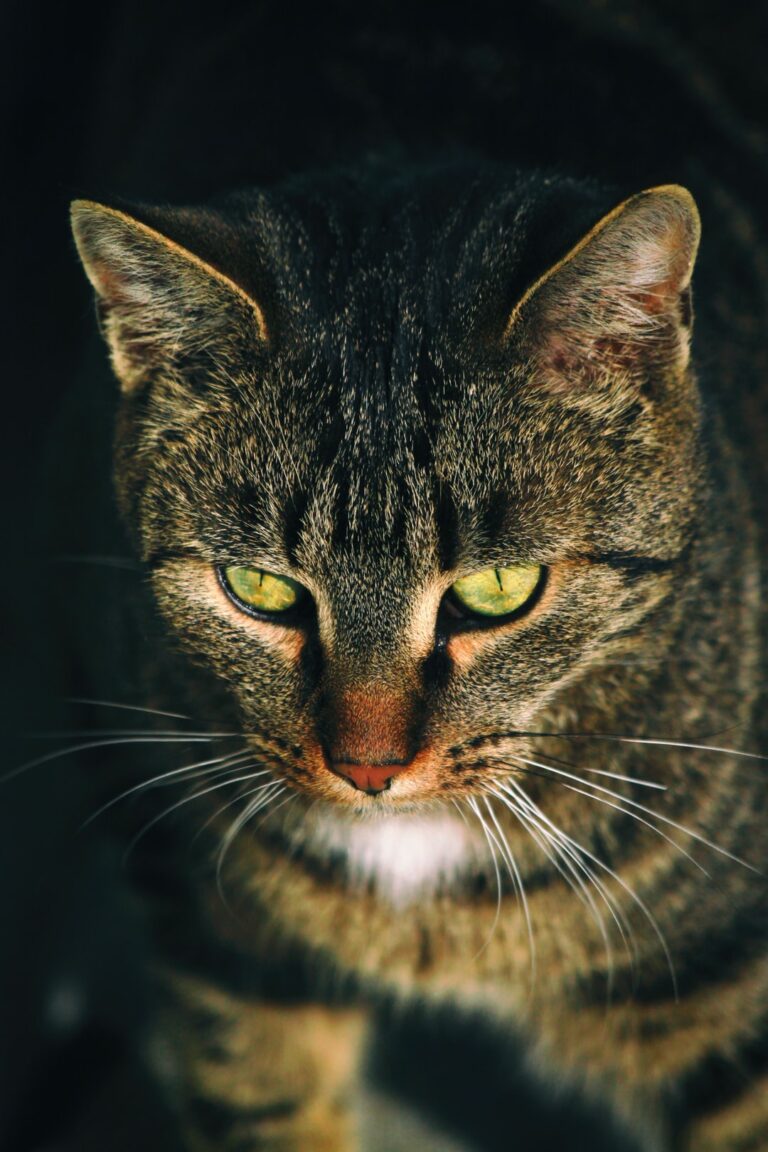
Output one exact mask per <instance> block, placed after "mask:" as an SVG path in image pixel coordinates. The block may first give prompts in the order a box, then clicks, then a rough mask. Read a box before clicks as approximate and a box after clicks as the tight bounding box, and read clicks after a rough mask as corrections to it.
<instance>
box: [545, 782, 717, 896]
mask: <svg viewBox="0 0 768 1152" xmlns="http://www.w3.org/2000/svg"><path fill="white" fill-rule="evenodd" d="M556 783H558V784H560V786H561V787H562V788H567V789H568V791H569V792H578V793H579V795H581V796H586V797H587V799H589V800H596V801H597V802H598V804H606V805H607V806H608V807H609V808H615V809H616V811H617V812H621V813H623V814H624V815H625V816H631V817H632V819H633V820H637V821H639V822H640V823H641V824H645V826H646V828H650V829H651V831H652V832H655V833H656V835H657V836H661V838H662V840H666V841H667V843H668V844H671V845H672V847H673V848H676V849H677V851H678V852H680V853H682V855H683V856H685V858H686V859H687V860H690V862H691V864H693V865H694V867H696V868H698V870H699V871H700V872H702V873H703V874H704V875H705V876H706V877H707V879H708V880H711V879H712V876H711V874H710V873H709V872H707V870H706V868H705V867H704V865H703V864H700V863H699V861H698V860H697V859H696V858H695V856H692V855H691V853H690V852H686V850H685V848H683V846H682V844H678V843H677V841H676V840H673V839H672V837H671V836H668V835H667V834H666V832H662V830H661V828H657V827H656V825H655V824H652V823H651V822H650V820H645V819H644V818H643V817H642V816H638V814H637V813H636V812H630V811H629V809H628V808H623V807H622V805H621V804H616V803H614V801H613V800H606V798H605V797H604V796H596V795H595V794H594V792H585V791H584V789H583V788H576V787H575V786H574V785H573V784H566V783H564V782H563V781H562V780H558V781H556Z"/></svg>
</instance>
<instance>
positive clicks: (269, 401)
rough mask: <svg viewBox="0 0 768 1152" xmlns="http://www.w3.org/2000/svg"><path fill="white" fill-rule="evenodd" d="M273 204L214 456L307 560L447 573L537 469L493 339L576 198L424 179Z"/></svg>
mask: <svg viewBox="0 0 768 1152" xmlns="http://www.w3.org/2000/svg"><path fill="white" fill-rule="evenodd" d="M271 211H272V213H273V214H274V216H275V217H276V218H278V219H279V226H275V225H274V221H273V224H272V226H271V227H270V228H268V229H265V234H268V235H269V237H270V245H271V247H270V249H269V251H268V253H267V255H266V260H267V263H268V264H269V265H270V266H271V267H272V270H273V278H274V283H275V285H276V287H275V291H274V294H273V300H272V304H271V314H269V315H268V326H270V327H271V329H272V332H273V343H272V347H271V349H270V351H269V353H268V354H267V356H266V359H265V360H264V362H263V363H261V364H260V366H259V371H258V373H257V374H256V375H255V376H254V377H253V378H252V379H251V381H250V384H249V386H248V387H245V388H240V389H239V391H238V394H237V397H236V399H235V402H234V404H233V405H232V407H231V408H230V410H229V435H228V437H227V438H228V440H229V441H230V444H229V447H230V449H231V451H228V452H225V459H226V461H227V463H226V468H227V471H228V472H230V473H232V471H233V464H236V465H237V468H236V469H235V471H236V472H237V476H232V480H233V481H234V484H235V486H236V485H237V482H238V480H240V481H242V482H243V485H244V489H245V490H246V491H248V492H249V494H250V495H249V502H248V507H247V508H244V509H243V511H244V514H248V513H249V515H247V518H248V519H249V520H250V522H251V524H252V525H253V524H254V523H255V522H256V521H258V523H259V525H260V531H261V532H262V534H264V533H266V534H268V535H269V538H270V546H271V548H273V549H274V548H277V547H278V538H279V539H280V542H281V543H280V546H281V547H285V548H286V549H287V550H288V551H289V552H292V553H293V554H294V555H295V556H296V557H298V558H300V559H302V558H303V559H304V561H305V562H309V561H310V553H311V562H312V563H313V564H315V565H317V564H320V563H322V562H323V561H328V560H329V558H330V557H331V556H337V555H338V554H340V553H343V554H345V555H347V556H348V557H351V558H352V559H354V557H355V556H358V557H361V558H368V559H370V557H371V556H372V555H379V556H381V557H384V556H388V557H397V556H407V557H408V558H409V563H410V564H411V566H413V565H415V564H417V563H418V562H419V561H421V562H423V563H433V562H434V557H435V556H438V557H439V558H440V561H441V563H442V564H444V565H445V564H449V563H451V562H453V561H455V559H456V553H457V550H458V548H459V546H460V543H461V541H460V539H459V538H460V537H462V538H464V539H466V537H467V536H468V534H471V532H473V531H474V534H475V535H476V536H480V537H484V538H486V540H489V539H490V538H491V537H493V536H494V533H495V534H496V535H498V532H499V531H500V530H501V527H502V526H503V524H504V523H505V522H509V520H510V509H511V506H512V505H514V504H516V503H517V504H518V505H519V503H520V491H519V489H520V487H521V483H522V480H521V477H522V475H523V474H527V475H528V477H530V473H531V470H532V468H533V469H534V470H535V456H534V454H532V452H531V451H530V443H529V441H530V430H531V413H530V411H529V406H526V404H525V402H524V396H523V397H522V401H523V402H522V403H521V394H520V390H519V388H517V389H516V383H518V384H519V382H516V381H515V376H514V365H512V364H510V363H509V362H508V361H505V359H504V355H503V349H502V348H501V334H502V332H503V328H504V324H505V321H506V317H507V316H508V314H509V311H510V309H511V307H512V306H513V304H514V303H515V301H516V300H517V299H518V298H519V296H520V295H521V294H522V292H523V291H524V290H525V288H526V287H527V286H528V284H529V283H530V282H531V281H532V280H533V279H535V277H536V276H537V275H539V274H540V273H541V271H543V270H544V269H545V268H546V267H548V265H549V263H551V261H552V260H553V259H555V258H557V256H559V255H560V254H561V251H562V249H563V248H566V247H567V246H568V243H569V240H570V238H571V236H577V235H578V234H579V230H580V229H581V227H582V222H583V219H584V218H588V217H589V216H590V215H591V214H594V212H595V208H594V205H593V204H592V202H591V200H590V198H589V197H588V196H586V195H585V193H584V192H583V190H575V189H574V188H572V187H569V188H567V189H565V190H564V189H563V188H558V189H556V190H555V191H553V189H552V188H546V187H545V188H543V189H542V188H541V187H539V186H536V185H535V183H532V182H531V181H530V180H526V179H523V178H519V179H518V182H517V184H515V183H514V182H512V183H509V182H507V183H505V184H504V186H503V187H499V188H495V189H494V188H491V189H490V190H489V189H488V187H487V186H483V187H481V186H480V185H479V184H478V181H477V180H464V182H463V184H462V181H461V180H456V181H454V182H453V184H452V185H450V186H449V185H448V184H446V183H445V182H442V183H441V182H440V181H435V180H434V179H430V180H426V181H424V182H423V183H422V184H421V185H419V184H418V183H417V184H416V185H415V186H413V185H412V186H409V187H407V188H402V187H397V188H394V189H389V188H387V187H383V188H382V187H377V188H374V189H370V188H368V189H362V188H360V187H355V188H346V189H344V190H342V191H340V190H339V189H338V188H332V189H328V190H327V192H326V194H324V195H318V193H317V191H316V190H313V192H312V196H311V197H306V196H303V195H302V194H301V192H295V191H294V192H291V193H290V194H287V193H286V194H282V195H281V196H278V197H277V198H276V201H275V204H274V205H273V206H272V208H271ZM569 234H570V235H569ZM235 410H236V412H235ZM536 420H537V421H538V425H539V429H538V433H539V437H540V438H541V435H542V428H541V425H542V423H543V422H545V421H544V416H543V414H542V413H541V412H539V413H538V414H537V416H536ZM246 442H247V444H248V446H249V447H248V448H247V449H246V448H245V443H246ZM529 486H530V480H529ZM256 507H258V514H257V515H255V516H254V514H253V513H254V510H255V508H256ZM494 525H495V526H494Z"/></svg>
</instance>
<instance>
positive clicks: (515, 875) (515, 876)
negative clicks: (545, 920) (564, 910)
mask: <svg viewBox="0 0 768 1152" xmlns="http://www.w3.org/2000/svg"><path fill="white" fill-rule="evenodd" d="M483 800H484V802H485V807H486V809H487V810H488V813H489V815H490V817H491V820H492V821H493V823H494V826H495V828H496V831H497V832H498V834H499V839H500V840H501V844H502V853H503V856H504V859H505V860H506V864H507V869H508V870H509V874H510V877H511V878H512V883H513V886H514V888H515V894H516V896H517V899H518V903H519V904H520V906H521V908H522V911H523V916H524V917H525V924H526V929H527V932H528V949H529V952H530V958H531V987H530V990H529V994H530V995H533V988H534V985H535V983H536V945H535V942H534V939H533V924H532V922H531V912H530V908H529V907H528V900H527V898H526V895H525V885H524V884H523V878H522V876H521V874H520V869H519V868H518V865H517V861H516V860H515V857H514V855H513V853H512V849H511V848H510V846H509V843H508V842H507V838H506V836H505V835H504V832H503V831H502V828H501V825H500V824H499V821H498V817H497V816H496V813H495V812H494V810H493V805H492V804H491V801H490V800H489V799H488V797H487V796H484V797H483Z"/></svg>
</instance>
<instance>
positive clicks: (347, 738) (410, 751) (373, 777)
mask: <svg viewBox="0 0 768 1152" xmlns="http://www.w3.org/2000/svg"><path fill="white" fill-rule="evenodd" d="M329 703H330V702H329ZM414 705H415V701H414V699H413V697H412V696H411V695H410V694H409V693H408V692H407V691H402V690H401V691H399V692H398V691H397V690H393V689H392V688H391V687H387V686H384V685H376V686H374V685H370V684H369V685H366V686H365V687H364V688H355V689H349V688H347V689H346V690H342V691H340V692H338V693H336V694H335V697H334V699H333V702H332V703H330V707H329V709H328V713H327V715H326V722H325V725H324V727H325V733H324V734H325V737H326V745H325V752H326V757H327V764H328V767H329V768H330V770H331V771H332V772H334V773H335V774H336V775H337V776H341V777H342V778H343V779H345V780H347V781H348V782H349V783H350V784H351V785H352V786H353V787H354V788H357V789H358V790H359V791H360V792H365V793H367V794H368V795H369V796H376V795H378V794H379V793H380V792H386V791H387V789H388V788H390V787H391V784H392V781H393V779H394V778H395V776H397V775H398V774H399V773H401V772H403V771H405V769H406V768H408V766H409V765H410V764H411V762H412V760H413V757H414V753H415V752H416V744H417V740H418V731H417V729H418V722H417V719H416V716H415V715H414V712H415V708H414Z"/></svg>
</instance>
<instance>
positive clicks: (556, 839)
mask: <svg viewBox="0 0 768 1152" xmlns="http://www.w3.org/2000/svg"><path fill="white" fill-rule="evenodd" d="M511 784H512V781H510V785H511ZM498 786H499V788H501V789H502V790H503V792H504V795H501V794H500V793H498V792H497V793H496V794H497V796H498V799H499V800H501V802H502V803H503V804H507V806H508V807H509V808H510V811H512V812H515V813H516V814H517V816H518V819H520V820H521V822H522V824H523V826H524V827H525V828H526V829H527V830H528V833H529V835H531V836H532V837H533V839H534V841H535V842H536V843H537V844H538V845H539V848H540V849H541V850H542V851H543V852H544V854H545V855H546V857H547V859H548V860H550V862H551V863H552V864H553V865H554V867H555V868H556V869H557V871H558V872H559V873H560V875H561V876H562V877H563V879H564V880H565V881H566V883H567V884H568V886H569V887H570V888H571V889H572V890H573V892H574V894H575V895H576V896H577V897H578V898H579V899H580V900H581V901H582V902H584V903H585V904H586V906H587V907H588V908H589V910H590V912H591V913H592V917H593V919H594V921H595V924H596V925H597V928H598V931H599V933H600V937H601V939H602V941H603V947H604V948H605V960H606V970H607V973H608V989H607V995H608V998H609V1000H610V996H611V994H612V990H613V978H614V961H613V946H612V945H611V940H610V936H609V935H608V930H607V928H606V926H605V920H604V918H603V915H602V912H601V911H600V908H599V907H598V905H597V903H596V901H595V899H594V897H593V896H592V893H591V892H590V890H589V886H588V884H586V883H585V881H584V879H583V878H582V876H585V877H586V879H587V880H588V881H589V882H590V883H591V884H593V885H594V887H595V889H596V891H597V892H598V894H599V895H600V897H601V898H602V900H603V902H604V904H605V905H606V907H607V909H608V911H609V912H610V914H611V917H612V919H613V920H614V922H615V924H616V927H617V929H618V932H619V936H620V938H621V940H622V941H623V943H624V946H625V948H627V954H628V956H629V960H630V964H632V963H633V956H634V949H632V950H630V949H629V944H628V941H627V936H626V933H625V931H624V926H623V923H622V919H621V918H620V915H619V913H618V912H617V910H616V909H615V907H614V904H613V901H612V899H611V897H610V894H609V893H608V892H607V891H606V889H605V886H604V885H603V884H602V883H601V881H600V879H599V877H597V876H595V874H594V873H593V871H592V870H591V869H590V868H589V866H588V865H587V864H586V863H585V862H584V861H583V860H582V859H581V858H580V856H579V855H578V854H577V853H576V852H574V851H573V850H572V848H571V847H570V846H569V845H568V844H566V843H563V842H562V840H561V838H560V835H559V831H560V830H559V829H558V828H557V826H556V825H554V824H552V822H551V821H550V820H548V819H547V817H545V816H544V813H543V812H540V810H539V809H538V807H537V806H536V805H535V804H534V803H533V801H531V800H530V798H529V797H528V796H527V795H526V793H525V792H524V791H523V789H522V788H520V787H519V786H517V787H516V788H515V792H514V793H511V792H509V791H508V790H507V789H506V788H504V786H503V785H502V784H501V783H499V784H498ZM515 793H516V794H517V796H518V799H519V800H520V802H521V803H522V804H523V806H524V807H523V810H522V811H521V810H519V809H518V808H517V807H516V806H515V805H514V798H513V797H514V795H515ZM539 816H540V817H541V819H540V818H539ZM547 825H549V828H548V827H547ZM540 837H543V838H544V842H542V840H541V839H540ZM547 844H549V845H550V846H551V848H552V851H553V852H555V853H556V855H555V856H552V854H551V853H550V851H549V850H548V848H547V847H546V845H547ZM558 858H559V859H558ZM560 861H562V864H561V863H560ZM628 927H629V926H628V925H627V928H628Z"/></svg>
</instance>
